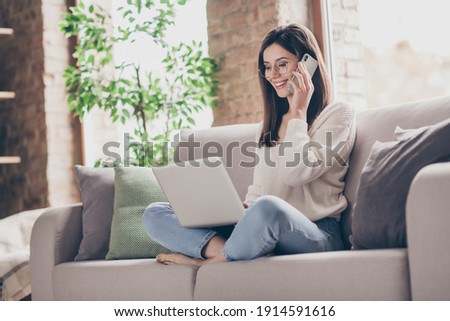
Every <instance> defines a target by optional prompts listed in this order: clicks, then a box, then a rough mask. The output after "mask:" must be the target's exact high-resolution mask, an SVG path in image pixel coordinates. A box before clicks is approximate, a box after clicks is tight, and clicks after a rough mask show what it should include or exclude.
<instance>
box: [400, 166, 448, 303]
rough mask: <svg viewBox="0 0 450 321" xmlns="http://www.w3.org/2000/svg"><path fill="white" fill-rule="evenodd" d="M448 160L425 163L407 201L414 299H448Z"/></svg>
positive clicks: (407, 224) (408, 237)
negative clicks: (426, 164) (446, 161)
mask: <svg viewBox="0 0 450 321" xmlns="http://www.w3.org/2000/svg"><path fill="white" fill-rule="evenodd" d="M449 191H450V162H448V163H437V164H432V165H429V166H426V167H424V168H423V169H421V170H420V171H419V173H417V175H416V176H415V178H414V180H413V182H412V183H411V186H410V189H409V194H408V200H407V205H406V226H407V239H408V258H409V269H410V278H411V295H412V299H413V300H450V254H449V253H450V251H449V246H450V195H449Z"/></svg>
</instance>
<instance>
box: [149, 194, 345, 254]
mask: <svg viewBox="0 0 450 321" xmlns="http://www.w3.org/2000/svg"><path fill="white" fill-rule="evenodd" d="M142 223H143V225H144V229H145V230H146V231H147V233H148V234H149V235H150V237H151V238H152V239H153V240H155V241H156V242H158V243H160V244H161V245H163V246H165V247H166V248H168V249H169V250H171V251H173V252H178V253H182V254H185V255H187V256H190V257H193V258H197V259H202V258H203V256H202V250H203V248H204V247H205V245H206V244H207V243H208V242H209V241H210V240H211V238H213V237H214V236H215V235H220V236H222V237H223V238H225V239H226V242H225V246H224V248H223V256H224V257H225V258H226V259H227V260H228V261H236V260H250V259H254V258H257V257H261V256H265V255H267V254H269V253H271V252H275V254H298V253H310V252H321V251H336V250H342V249H343V248H344V245H343V242H342V236H341V229H340V226H339V222H338V221H337V220H336V219H334V218H324V219H321V220H319V221H316V222H312V221H311V220H309V219H308V218H307V217H306V216H305V215H304V214H302V213H301V212H299V211H298V210H297V209H296V208H295V207H293V206H292V205H290V204H289V203H287V202H285V201H284V200H282V199H280V198H278V197H275V196H261V197H259V198H258V199H256V200H255V201H254V202H253V203H252V204H251V205H250V206H249V208H248V209H246V211H245V214H244V216H243V217H242V218H241V220H240V221H239V222H238V223H237V224H236V225H235V226H226V227H217V228H186V227H183V226H181V225H180V224H179V222H178V219H177V217H176V216H175V214H174V212H173V210H172V207H171V206H170V205H169V203H153V204H151V205H149V206H148V207H147V209H146V210H145V212H144V215H143V217H142Z"/></svg>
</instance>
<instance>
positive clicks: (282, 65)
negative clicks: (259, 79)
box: [258, 60, 291, 78]
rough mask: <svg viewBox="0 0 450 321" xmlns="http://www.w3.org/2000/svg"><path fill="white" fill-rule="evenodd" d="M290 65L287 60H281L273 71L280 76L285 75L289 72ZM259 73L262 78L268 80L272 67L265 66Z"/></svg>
mask: <svg viewBox="0 0 450 321" xmlns="http://www.w3.org/2000/svg"><path fill="white" fill-rule="evenodd" d="M290 64H291V63H290V62H289V61H287V60H280V61H278V62H277V63H276V64H275V66H274V68H273V69H274V70H275V71H276V72H278V73H279V74H280V75H284V74H285V73H287V72H288V70H289V65H290ZM258 71H259V72H260V73H261V76H263V77H264V78H267V77H269V74H270V73H271V72H272V67H271V66H269V65H267V66H263V67H261V68H259V69H258Z"/></svg>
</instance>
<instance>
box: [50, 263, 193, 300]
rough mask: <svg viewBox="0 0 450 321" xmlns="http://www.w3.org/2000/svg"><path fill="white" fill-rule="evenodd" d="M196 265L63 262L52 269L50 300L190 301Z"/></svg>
mask: <svg viewBox="0 0 450 321" xmlns="http://www.w3.org/2000/svg"><path fill="white" fill-rule="evenodd" d="M197 269H198V268H197V267H194V266H188V265H171V266H167V265H163V264H160V263H157V262H156V260H154V259H135V260H133V259H131V260H114V261H104V260H103V261H84V262H67V263H62V264H58V265H57V266H55V268H54V272H53V300H66V301H67V300H79V301H96V300H99V301H134V300H137V301H157V300H162V301H173V300H183V301H189V300H192V299H193V293H194V284H195V277H196V272H197Z"/></svg>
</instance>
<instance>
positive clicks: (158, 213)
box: [142, 202, 170, 234]
mask: <svg viewBox="0 0 450 321" xmlns="http://www.w3.org/2000/svg"><path fill="white" fill-rule="evenodd" d="M169 207H170V205H169V204H168V203H166V202H155V203H152V204H150V205H149V206H147V208H146V209H145V211H144V214H143V215H142V224H143V225H144V228H145V230H146V231H147V233H149V234H151V233H152V232H153V231H154V230H158V226H159V222H160V218H161V217H162V216H163V215H164V214H166V213H167V210H168V208H169Z"/></svg>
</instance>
